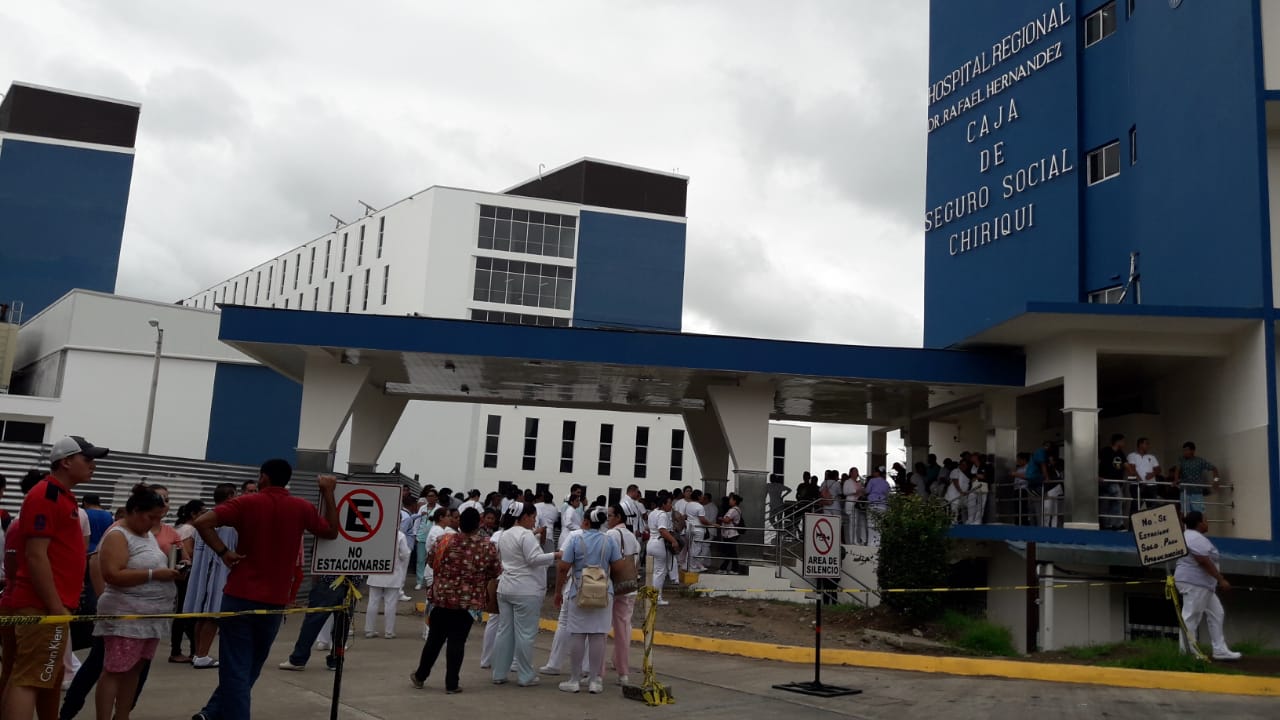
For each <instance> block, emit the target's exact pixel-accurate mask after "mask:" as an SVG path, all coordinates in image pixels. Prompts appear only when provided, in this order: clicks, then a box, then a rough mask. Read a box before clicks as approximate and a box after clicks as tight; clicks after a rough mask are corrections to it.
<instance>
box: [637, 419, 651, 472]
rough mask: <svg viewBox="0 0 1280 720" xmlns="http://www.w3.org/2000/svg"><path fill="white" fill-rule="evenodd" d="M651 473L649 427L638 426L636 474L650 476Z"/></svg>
mask: <svg viewBox="0 0 1280 720" xmlns="http://www.w3.org/2000/svg"><path fill="white" fill-rule="evenodd" d="M648 475H649V428H647V427H644V426H641V427H638V428H636V466H635V476H636V477H638V478H642V477H648Z"/></svg>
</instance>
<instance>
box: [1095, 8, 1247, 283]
mask: <svg viewBox="0 0 1280 720" xmlns="http://www.w3.org/2000/svg"><path fill="white" fill-rule="evenodd" d="M1102 4H1103V3H1102V2H1100V1H1099V0H1088V1H1086V2H1081V17H1083V16H1084V15H1085V14H1086V13H1087V12H1091V11H1092V10H1094V9H1096V8H1097V7H1100V6H1101V5H1102ZM1124 5H1125V3H1123V2H1121V3H1118V6H1119V7H1120V14H1121V18H1120V21H1119V24H1118V27H1117V31H1116V33H1115V34H1114V35H1112V36H1111V37H1108V38H1106V39H1104V40H1102V41H1101V42H1099V43H1097V44H1095V45H1092V46H1090V47H1089V48H1088V49H1085V50H1083V51H1082V52H1081V56H1080V68H1081V75H1080V80H1081V82H1080V95H1081V101H1080V109H1081V120H1082V122H1081V149H1082V151H1087V150H1089V149H1091V148H1094V147H1098V146H1100V145H1102V144H1104V143H1106V142H1109V141H1111V140H1117V139H1118V140H1120V141H1121V150H1122V152H1121V167H1120V175H1119V177H1116V178H1113V179H1111V180H1108V181H1106V182H1104V183H1101V184H1098V185H1095V186H1093V187H1089V188H1083V189H1082V198H1083V207H1084V223H1083V231H1084V242H1083V243H1082V259H1083V266H1084V277H1083V286H1082V288H1081V291H1082V293H1088V292H1090V291H1092V290H1097V289H1101V288H1105V287H1108V286H1113V285H1115V284H1117V282H1118V281H1117V280H1115V279H1113V278H1114V276H1116V275H1120V276H1121V278H1122V279H1123V278H1124V277H1127V273H1128V267H1129V253H1130V252H1131V251H1138V252H1139V253H1141V256H1140V261H1139V270H1140V272H1141V273H1142V302H1143V303H1144V304H1154V305H1174V306H1177V305H1183V306H1204V307H1261V306H1262V305H1263V294H1262V287H1263V283H1264V280H1265V279H1266V278H1268V277H1269V273H1270V269H1269V265H1267V264H1266V263H1263V262H1262V258H1263V256H1262V252H1263V248H1262V242H1263V241H1264V237H1265V233H1264V231H1263V226H1262V211H1263V204H1262V203H1263V190H1262V187H1261V184H1260V179H1259V174H1258V158H1259V155H1260V154H1263V153H1265V148H1263V147H1262V146H1261V144H1260V135H1259V127H1258V116H1257V103H1258V102H1259V98H1258V93H1257V87H1258V85H1257V83H1258V76H1257V69H1256V68H1255V58H1254V39H1255V37H1256V35H1255V30H1254V27H1253V23H1254V21H1253V9H1252V7H1251V6H1252V5H1253V3H1248V2H1215V3H1201V2H1183V3H1182V4H1181V6H1180V7H1178V8H1177V9H1173V8H1170V7H1169V3H1165V2H1158V3H1150V2H1148V3H1143V2H1139V3H1138V4H1137V9H1136V11H1135V12H1134V15H1133V16H1132V17H1131V18H1125V17H1124ZM1082 27H1083V25H1082ZM1130 127H1135V128H1136V131H1137V150H1138V155H1137V162H1136V164H1132V165H1131V164H1130V149H1131V148H1130V144H1129V129H1130Z"/></svg>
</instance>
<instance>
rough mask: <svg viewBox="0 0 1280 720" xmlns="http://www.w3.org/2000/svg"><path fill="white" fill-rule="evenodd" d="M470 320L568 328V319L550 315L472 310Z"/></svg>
mask: <svg viewBox="0 0 1280 720" xmlns="http://www.w3.org/2000/svg"><path fill="white" fill-rule="evenodd" d="M471 319H472V320H478V321H480V322H495V323H506V324H508V325H538V326H540V327H569V318H563V317H551V316H550V315H525V314H523V313H509V312H502V311H501V310H472V311H471Z"/></svg>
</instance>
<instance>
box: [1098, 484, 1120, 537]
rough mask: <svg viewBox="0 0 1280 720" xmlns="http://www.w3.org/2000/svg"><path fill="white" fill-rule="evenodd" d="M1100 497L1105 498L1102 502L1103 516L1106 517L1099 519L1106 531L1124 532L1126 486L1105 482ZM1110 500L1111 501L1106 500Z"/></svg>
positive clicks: (1100, 489) (1100, 488)
mask: <svg viewBox="0 0 1280 720" xmlns="http://www.w3.org/2000/svg"><path fill="white" fill-rule="evenodd" d="M1099 491H1100V492H1099V493H1098V495H1099V496H1101V497H1102V498H1104V499H1103V500H1102V504H1101V507H1100V508H1099V509H1100V510H1101V511H1102V512H1101V513H1100V514H1101V515H1104V516H1105V517H1101V518H1099V520H1100V521H1101V522H1100V523H1099V525H1101V527H1102V529H1104V530H1123V529H1124V525H1125V519H1124V514H1125V512H1124V510H1125V500H1124V486H1123V485H1122V484H1121V483H1119V482H1103V483H1102V485H1101V486H1100V487H1099ZM1106 498H1110V499H1106Z"/></svg>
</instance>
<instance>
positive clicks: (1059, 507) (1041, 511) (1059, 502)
mask: <svg viewBox="0 0 1280 720" xmlns="http://www.w3.org/2000/svg"><path fill="white" fill-rule="evenodd" d="M1098 483H1099V485H1116V486H1121V487H1122V489H1121V494H1119V495H1106V494H1103V493H1102V492H1099V493H1098V505H1099V508H1098V509H1099V512H1098V518H1099V520H1106V521H1122V524H1123V522H1127V521H1128V519H1129V514H1128V512H1126V509H1132V508H1139V509H1140V508H1143V507H1147V506H1154V505H1160V504H1168V505H1175V504H1176V505H1179V506H1180V508H1181V510H1182V512H1183V513H1184V514H1185V513H1186V512H1187V511H1188V510H1189V509H1190V506H1189V502H1188V500H1189V499H1188V496H1187V494H1185V493H1182V492H1181V489H1182V488H1188V489H1200V490H1202V491H1203V490H1217V491H1222V492H1223V493H1224V495H1225V493H1227V492H1234V490H1235V484H1234V483H1229V482H1221V481H1219V482H1216V483H1214V482H1208V483H1205V482H1199V483H1190V482H1179V483H1174V482H1171V481H1168V480H1157V481H1154V482H1153V481H1143V480H1139V479H1138V478H1137V477H1133V476H1130V477H1127V478H1125V479H1123V480H1110V479H1106V478H1098ZM1009 484H1010V483H1008V482H1002V483H1000V485H1001V486H1004V487H1005V488H1007V487H1008V486H1009ZM1055 485H1058V486H1060V483H1055ZM1170 488H1172V489H1174V490H1176V491H1178V494H1177V497H1176V498H1168V497H1163V496H1161V495H1160V492H1161V491H1162V490H1167V489H1170ZM1153 489H1154V490H1155V491H1156V492H1155V495H1154V496H1153V495H1152V490H1153ZM1196 494H1199V495H1200V499H1199V500H1198V504H1199V505H1202V506H1204V507H1206V508H1208V507H1226V508H1231V509H1234V508H1235V500H1234V497H1227V498H1224V499H1221V500H1218V499H1212V498H1213V497H1214V496H1213V495H1210V496H1207V497H1206V496H1204V495H1203V494H1202V493H1196ZM999 495H1000V493H999V492H997V497H996V499H995V501H994V502H995V507H996V517H997V518H998V519H1000V520H1012V521H1013V522H1015V523H1019V524H1023V523H1027V524H1031V525H1040V526H1045V525H1046V524H1047V525H1051V526H1058V525H1059V524H1060V523H1062V522H1063V521H1066V520H1069V519H1070V516H1071V513H1070V508H1067V507H1066V498H1065V497H1064V496H1063V495H1055V496H1050V495H1047V494H1046V493H1045V492H1043V490H1042V491H1041V492H1034V491H1031V490H1029V489H1028V488H1025V487H1019V488H1016V495H1014V496H1006V497H1000V496H999ZM1109 503H1115V504H1118V505H1119V510H1118V511H1117V509H1116V507H1115V506H1113V505H1109ZM1011 505H1012V506H1013V511H1012V512H1008V511H1005V510H1002V508H1007V507H1009V506H1011ZM1205 520H1206V521H1207V522H1209V523H1210V524H1231V525H1234V524H1235V517H1234V512H1232V513H1230V516H1229V517H1227V518H1218V517H1206V518H1205ZM1121 529H1123V528H1121Z"/></svg>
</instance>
